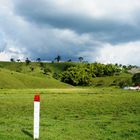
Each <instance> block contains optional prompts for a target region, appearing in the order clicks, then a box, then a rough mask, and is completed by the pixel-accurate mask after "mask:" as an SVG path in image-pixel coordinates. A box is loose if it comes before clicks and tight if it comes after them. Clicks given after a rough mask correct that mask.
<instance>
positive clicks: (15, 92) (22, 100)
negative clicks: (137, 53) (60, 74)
mask: <svg viewBox="0 0 140 140" xmlns="http://www.w3.org/2000/svg"><path fill="white" fill-rule="evenodd" d="M36 93H37V94H38V93H40V95H41V121H40V140H139V139H140V92H139V91H127V90H122V89H119V88H113V87H110V88H107V87H102V88H101V87H100V88H99V87H96V88H70V89H1V90H0V139H1V140H30V139H33V135H32V134H33V98H34V95H35V94H36Z"/></svg>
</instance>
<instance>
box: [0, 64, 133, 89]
mask: <svg viewBox="0 0 140 140" xmlns="http://www.w3.org/2000/svg"><path fill="white" fill-rule="evenodd" d="M82 65H83V64H82V63H74V62H61V63H47V62H43V63H42V62H31V63H30V64H29V65H27V64H26V63H25V62H0V76H1V79H0V88H67V87H72V86H70V85H68V84H65V83H62V82H60V81H59V80H57V77H58V74H59V73H61V72H63V71H65V70H66V69H67V68H68V67H71V66H81V67H83V66H82ZM131 78H132V74H128V73H121V74H120V75H113V76H102V77H94V78H93V79H92V85H93V86H119V84H120V83H122V82H123V83H124V82H125V81H130V82H131Z"/></svg>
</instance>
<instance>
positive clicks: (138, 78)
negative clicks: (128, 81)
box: [132, 73, 140, 85]
mask: <svg viewBox="0 0 140 140" xmlns="http://www.w3.org/2000/svg"><path fill="white" fill-rule="evenodd" d="M132 82H133V83H134V84H135V85H140V73H135V74H134V75H133V77H132Z"/></svg>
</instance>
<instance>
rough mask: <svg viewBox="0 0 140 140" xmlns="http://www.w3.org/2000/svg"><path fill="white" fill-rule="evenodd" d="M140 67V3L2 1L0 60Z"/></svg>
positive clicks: (111, 0)
mask: <svg viewBox="0 0 140 140" xmlns="http://www.w3.org/2000/svg"><path fill="white" fill-rule="evenodd" d="M57 55H61V57H62V58H63V60H68V59H72V60H78V59H77V58H78V57H80V56H82V57H83V58H84V60H86V61H89V62H94V61H97V62H102V63H122V64H136V65H140V0H107V1H105V0H59V1H58V0H0V60H1V61H7V60H9V59H10V58H11V57H13V58H15V59H17V58H20V59H25V58H26V57H29V58H30V59H36V58H38V57H40V58H41V59H42V60H49V61H51V60H53V59H54V58H55V57H56V56H57Z"/></svg>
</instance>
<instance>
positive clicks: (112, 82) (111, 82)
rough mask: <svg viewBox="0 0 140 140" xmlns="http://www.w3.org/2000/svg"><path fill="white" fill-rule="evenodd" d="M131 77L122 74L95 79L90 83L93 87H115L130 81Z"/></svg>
mask: <svg viewBox="0 0 140 140" xmlns="http://www.w3.org/2000/svg"><path fill="white" fill-rule="evenodd" d="M132 76H133V75H132V74H127V73H122V74H120V75H114V76H106V77H96V78H93V80H92V82H93V85H94V86H106V87H108V86H116V85H118V84H119V82H121V81H131V79H132Z"/></svg>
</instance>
